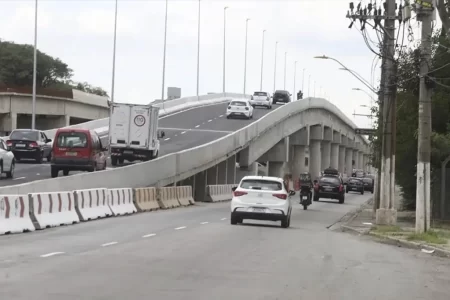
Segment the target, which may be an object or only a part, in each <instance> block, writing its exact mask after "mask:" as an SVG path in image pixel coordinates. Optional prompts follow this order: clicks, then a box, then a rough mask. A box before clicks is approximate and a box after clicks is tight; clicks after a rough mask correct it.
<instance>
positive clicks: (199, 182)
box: [194, 171, 207, 202]
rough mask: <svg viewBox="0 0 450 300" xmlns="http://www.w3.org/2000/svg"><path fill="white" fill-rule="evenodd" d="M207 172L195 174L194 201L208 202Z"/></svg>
mask: <svg viewBox="0 0 450 300" xmlns="http://www.w3.org/2000/svg"><path fill="white" fill-rule="evenodd" d="M206 185H207V182H206V171H201V172H199V173H197V174H195V180H194V186H195V189H194V199H195V201H199V202H205V201H206Z"/></svg>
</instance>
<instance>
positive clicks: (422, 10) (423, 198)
mask: <svg viewBox="0 0 450 300" xmlns="http://www.w3.org/2000/svg"><path fill="white" fill-rule="evenodd" d="M414 6H415V7H414V8H415V11H416V14H417V20H418V21H422V36H421V39H422V42H421V46H420V94H419V130H418V131H419V134H418V148H417V171H416V172H417V190H416V232H417V233H422V232H426V231H428V230H429V229H430V217H431V211H430V210H431V201H430V185H431V178H430V157H431V92H432V91H431V88H430V87H429V86H428V85H427V76H428V72H429V66H430V63H431V35H432V29H431V26H432V24H431V23H432V21H433V11H434V7H433V1H432V0H428V1H418V2H416V4H415V5H414Z"/></svg>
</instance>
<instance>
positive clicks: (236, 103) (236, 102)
mask: <svg viewBox="0 0 450 300" xmlns="http://www.w3.org/2000/svg"><path fill="white" fill-rule="evenodd" d="M230 105H231V106H247V103H245V102H242V101H232V102H231V103H230Z"/></svg>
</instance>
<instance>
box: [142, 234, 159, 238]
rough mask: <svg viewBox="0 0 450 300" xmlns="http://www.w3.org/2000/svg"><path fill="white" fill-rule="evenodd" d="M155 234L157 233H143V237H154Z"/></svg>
mask: <svg viewBox="0 0 450 300" xmlns="http://www.w3.org/2000/svg"><path fill="white" fill-rule="evenodd" d="M155 235H156V233H150V234H146V235H143V236H142V237H143V238H144V239H145V238H148V237H152V236H155Z"/></svg>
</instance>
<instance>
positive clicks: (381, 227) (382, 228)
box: [372, 225, 403, 233]
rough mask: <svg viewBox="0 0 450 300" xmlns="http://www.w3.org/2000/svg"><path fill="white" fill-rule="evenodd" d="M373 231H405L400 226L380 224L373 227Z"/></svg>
mask: <svg viewBox="0 0 450 300" xmlns="http://www.w3.org/2000/svg"><path fill="white" fill-rule="evenodd" d="M372 231H373V232H376V233H390V232H403V229H401V228H400V227H399V226H389V225H378V226H374V227H372Z"/></svg>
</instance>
